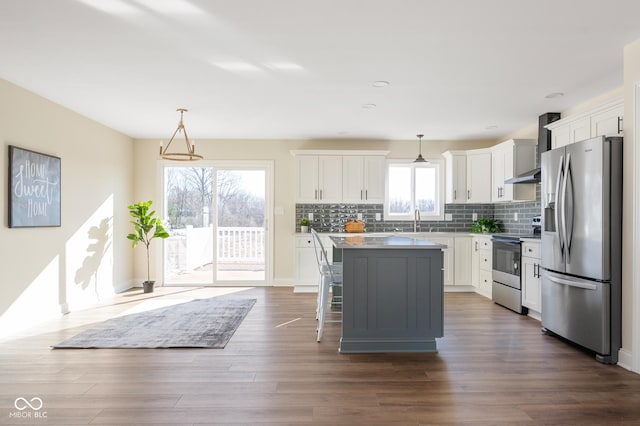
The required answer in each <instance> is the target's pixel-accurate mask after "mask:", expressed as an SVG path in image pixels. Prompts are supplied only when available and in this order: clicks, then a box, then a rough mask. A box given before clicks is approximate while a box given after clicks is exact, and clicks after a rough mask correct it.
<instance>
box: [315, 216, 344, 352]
mask: <svg viewBox="0 0 640 426" xmlns="http://www.w3.org/2000/svg"><path fill="white" fill-rule="evenodd" d="M311 235H312V236H313V246H314V249H315V251H316V260H317V261H318V272H319V273H320V282H319V287H318V299H317V306H316V319H317V320H318V335H317V341H318V342H319V341H320V340H321V339H322V332H323V331H324V323H325V322H341V321H342V296H335V295H334V292H333V291H332V290H333V289H334V288H336V287H340V288H342V264H341V263H335V264H332V263H329V259H328V258H327V251H326V250H325V248H324V245H323V244H322V240H320V236H319V235H318V233H317V232H316V231H315V230H314V229H312V230H311ZM329 293H331V294H332V296H333V297H332V299H331V301H330V300H329ZM340 294H341V295H342V292H340ZM332 307H338V308H340V311H338V312H335V311H333V310H332V309H331V308H332ZM328 314H329V315H331V316H334V315H335V316H337V317H338V318H337V319H334V318H332V319H327V315H328Z"/></svg>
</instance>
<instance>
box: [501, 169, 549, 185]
mask: <svg viewBox="0 0 640 426" xmlns="http://www.w3.org/2000/svg"><path fill="white" fill-rule="evenodd" d="M540 174H541V173H540V168H535V169H533V170H529V171H528V172H525V173H522V174H521V175H518V176H516V177H512V178H511V179H507V180H505V181H504V183H540Z"/></svg>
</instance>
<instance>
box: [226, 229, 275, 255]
mask: <svg viewBox="0 0 640 426" xmlns="http://www.w3.org/2000/svg"><path fill="white" fill-rule="evenodd" d="M218 262H222V263H255V262H264V228H250V227H219V228H218Z"/></svg>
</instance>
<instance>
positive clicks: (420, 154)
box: [413, 134, 428, 163]
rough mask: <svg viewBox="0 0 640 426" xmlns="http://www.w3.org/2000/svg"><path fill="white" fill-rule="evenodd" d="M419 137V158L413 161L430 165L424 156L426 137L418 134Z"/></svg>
mask: <svg viewBox="0 0 640 426" xmlns="http://www.w3.org/2000/svg"><path fill="white" fill-rule="evenodd" d="M416 136H417V137H418V140H419V141H418V143H419V148H418V149H419V150H420V151H418V157H417V158H416V159H415V160H413V162H414V163H428V161H427V160H425V159H424V157H423V156H422V138H423V137H424V135H421V134H418V135H416Z"/></svg>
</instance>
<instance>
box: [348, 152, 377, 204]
mask: <svg viewBox="0 0 640 426" xmlns="http://www.w3.org/2000/svg"><path fill="white" fill-rule="evenodd" d="M384 174H385V157H384V155H345V156H343V157H342V201H343V202H345V203H364V204H366V203H370V204H382V203H383V202H384Z"/></svg>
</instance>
